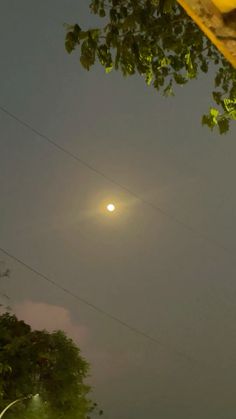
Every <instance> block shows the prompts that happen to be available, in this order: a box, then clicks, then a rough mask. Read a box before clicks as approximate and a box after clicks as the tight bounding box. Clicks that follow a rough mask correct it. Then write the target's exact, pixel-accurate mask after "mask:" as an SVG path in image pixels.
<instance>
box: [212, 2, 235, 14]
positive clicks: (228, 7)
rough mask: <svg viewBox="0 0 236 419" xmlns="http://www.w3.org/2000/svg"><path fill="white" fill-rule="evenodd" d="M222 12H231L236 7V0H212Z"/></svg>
mask: <svg viewBox="0 0 236 419" xmlns="http://www.w3.org/2000/svg"><path fill="white" fill-rule="evenodd" d="M212 3H214V4H215V6H216V7H217V9H219V10H220V12H221V13H229V12H231V11H232V10H234V9H236V0H212Z"/></svg>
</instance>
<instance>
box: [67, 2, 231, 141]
mask: <svg viewBox="0 0 236 419" xmlns="http://www.w3.org/2000/svg"><path fill="white" fill-rule="evenodd" d="M90 10H91V12H92V13H94V14H96V15H98V16H99V17H101V18H103V19H104V21H105V23H104V25H103V26H102V27H100V28H92V29H88V30H82V29H81V27H80V26H79V25H78V24H75V25H73V26H68V25H67V26H66V29H67V34H66V39H65V48H66V50H67V52H68V53H72V52H73V51H74V50H75V49H76V48H78V47H79V49H80V62H81V64H82V66H83V67H84V68H85V69H86V70H89V69H90V68H91V67H92V66H93V65H94V64H95V63H96V62H97V61H98V62H99V63H100V64H101V65H102V66H103V67H104V68H105V71H106V72H107V73H109V72H110V71H112V70H113V69H115V70H120V71H121V72H122V73H123V75H124V76H130V75H133V74H135V73H139V74H140V75H141V76H144V78H145V80H146V83H147V84H148V85H151V84H152V85H153V87H154V88H155V89H156V90H157V91H161V92H162V94H163V95H164V96H173V95H174V86H175V85H176V84H178V85H184V84H186V83H187V82H188V81H189V80H191V79H196V78H197V77H198V75H199V73H200V72H204V73H207V72H208V69H209V65H211V64H213V65H214V66H215V67H216V76H215V88H217V90H214V91H213V94H212V96H213V100H214V102H215V105H214V107H212V108H211V109H210V112H209V114H208V115H204V116H203V118H202V123H203V124H204V125H208V126H209V127H210V128H211V129H212V128H214V127H215V126H217V127H218V129H219V132H220V133H221V134H222V133H225V132H227V131H228V129H229V122H230V121H231V120H233V119H234V120H235V119H236V104H235V99H236V70H235V69H233V67H232V66H231V64H229V63H228V62H227V61H226V60H225V59H224V57H223V56H222V55H221V54H220V53H219V52H218V50H217V49H216V48H215V47H214V45H213V44H212V43H211V42H210V41H209V40H208V39H207V38H206V37H205V36H204V34H203V33H202V31H201V30H200V29H199V28H198V27H197V26H196V25H195V23H194V22H193V21H192V20H191V18H190V17H189V16H188V15H187V14H186V13H185V11H184V10H183V9H182V8H181V7H180V6H179V5H178V4H177V2H176V0H140V1H138V0H107V1H106V2H105V1H104V0H92V2H91V4H90ZM229 101H230V102H229Z"/></svg>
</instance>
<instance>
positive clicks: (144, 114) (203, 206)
mask: <svg viewBox="0 0 236 419" xmlns="http://www.w3.org/2000/svg"><path fill="white" fill-rule="evenodd" d="M76 21H79V22H80V23H81V25H83V24H84V26H86V25H88V24H92V19H91V17H90V16H89V13H88V3H87V1H85V0H50V1H46V0H41V1H36V0H21V1H19V0H2V1H1V3H0V48H1V66H0V76H1V77H0V83H1V96H0V105H1V106H4V107H5V108H6V109H8V110H9V111H10V112H12V113H14V114H15V115H17V116H18V117H19V118H21V119H22V120H24V121H25V122H27V123H30V124H31V125H32V126H33V127H34V128H35V129H38V130H40V131H41V132H43V133H44V134H46V135H48V136H50V137H51V138H53V139H54V140H55V141H56V142H57V143H58V144H59V145H61V146H63V147H65V148H66V149H68V150H69V151H71V152H72V153H74V154H76V155H78V156H79V157H80V158H81V159H83V160H84V161H86V162H87V163H88V164H90V165H92V166H93V167H94V168H95V169H97V170H99V171H101V172H103V173H104V174H105V175H106V176H107V179H105V178H104V177H102V176H100V175H99V174H98V173H95V172H93V171H92V170H90V169H88V168H87V167H85V166H84V165H83V164H79V163H77V162H75V161H74V160H73V159H71V158H69V157H68V156H66V155H65V154H63V153H62V152H60V151H58V150H57V149H56V148H55V147H53V146H52V145H50V144H49V143H47V142H46V141H44V140H43V139H42V138H40V137H39V136H37V135H36V134H33V133H32V132H31V131H29V130H27V129H26V128H24V127H22V126H21V125H20V124H19V123H18V122H16V121H13V120H12V119H11V118H9V117H8V116H7V115H5V114H3V113H1V112H0V247H3V248H4V249H6V250H7V251H9V252H10V253H12V254H14V255H15V256H16V257H18V258H20V259H22V260H23V261H24V262H25V263H28V264H29V265H31V266H33V267H34V268H35V269H38V270H39V271H41V272H42V273H44V274H46V275H48V276H49V277H50V278H52V279H53V280H55V281H56V282H58V283H59V284H60V285H62V286H64V287H67V288H68V289H69V290H70V291H72V292H74V293H75V294H77V295H78V296H80V297H81V298H84V299H86V300H88V301H89V302H91V303H92V304H95V305H97V306H98V307H100V308H102V309H103V310H105V311H107V312H109V313H110V314H112V315H113V316H116V317H118V318H119V319H120V320H121V321H124V322H127V323H128V324H130V325H131V326H133V327H135V328H137V329H139V330H140V331H143V332H145V333H146V334H148V335H150V336H151V337H154V338H156V339H157V340H159V342H160V343H161V344H160V345H159V344H157V343H155V342H152V341H151V340H148V339H146V338H144V337H142V336H141V335H137V334H136V333H134V332H132V331H130V330H128V329H126V328H125V327H123V326H121V325H120V324H118V323H116V322H115V321H113V320H111V319H108V318H106V317H104V316H103V315H101V314H99V313H97V312H96V311H94V310H93V309H91V308H89V307H88V306H86V305H83V304H81V303H79V302H78V301H76V300H75V299H73V298H72V297H70V296H68V295H66V294H65V293H63V292H62V291H60V290H59V289H57V288H55V287H53V286H52V285H50V284H48V283H47V282H44V281H42V280H41V279H40V278H39V277H37V276H36V275H34V274H32V273H31V272H29V271H27V269H25V268H24V267H23V266H20V265H19V264H17V263H15V262H13V261H12V260H11V259H9V258H7V257H5V256H4V255H2V254H1V255H0V260H3V261H5V262H6V265H7V267H9V268H10V269H11V277H10V280H9V281H8V284H7V285H5V286H4V291H6V292H7V293H8V294H9V296H10V297H11V305H12V306H13V308H14V310H15V312H16V313H17V315H18V316H19V317H20V318H23V319H25V320H26V321H27V322H29V323H31V324H32V326H33V327H35V328H46V329H48V330H54V329H58V328H62V329H64V330H65V331H66V332H67V333H68V334H69V335H70V336H71V337H72V338H73V339H74V340H75V341H76V343H77V344H78V345H79V346H80V347H81V348H82V353H83V355H84V356H85V357H86V358H87V359H88V360H89V362H90V363H91V379H90V382H91V383H92V385H93V387H94V398H95V399H96V401H97V402H98V403H99V405H100V406H101V408H103V409H104V411H105V415H104V419H108V418H109V419H144V418H148V419H156V418H161V419H199V418H201V419H233V418H235V412H236V402H235V373H236V329H235V316H236V305H235V297H236V284H235V273H236V262H235V250H236V238H235V232H236V196H235V176H236V165H235V154H236V141H235V140H236V138H235V137H236V129H235V127H234V128H233V129H232V130H231V132H230V133H229V134H228V135H227V136H224V137H220V136H218V134H217V133H216V132H215V133H211V132H210V131H209V130H208V129H207V128H202V127H201V124H200V119H201V114H202V113H203V112H204V111H206V110H207V109H208V107H209V105H210V91H211V88H212V86H213V77H214V74H213V73H212V74H209V75H207V76H204V77H199V79H198V80H197V81H194V82H192V83H191V84H189V85H188V86H185V87H184V88H183V89H181V88H179V89H178V90H177V93H176V97H175V98H173V99H165V98H162V97H161V96H159V95H158V94H157V93H156V92H155V91H154V89H152V88H151V87H147V86H145V83H144V80H142V79H141V78H139V77H133V78H127V79H123V78H122V77H121V75H119V74H115V73H111V74H110V75H105V74H104V71H103V70H102V69H100V68H99V67H96V68H95V69H93V70H92V71H91V72H89V73H88V72H85V71H84V70H83V69H81V68H80V65H79V62H78V55H77V54H76V53H75V54H74V55H72V56H68V55H67V54H66V53H65V51H64V45H63V43H64V28H63V23H64V22H68V23H74V22H76ZM109 179H110V180H109ZM112 180H114V181H115V182H118V183H120V184H121V185H123V186H124V188H122V187H119V186H116V185H115V184H114V183H113V182H112ZM125 188H128V189H130V190H131V191H132V192H133V193H134V194H137V195H138V196H139V197H140V198H141V199H138V198H134V196H133V195H132V194H130V193H128V192H127V190H126V189H125ZM143 200H145V201H147V202H146V203H145V202H143ZM110 201H112V202H115V203H116V204H117V207H118V209H119V211H118V212H117V214H116V215H115V216H114V217H111V216H108V215H107V214H106V213H105V211H102V210H101V206H103V205H104V204H105V203H106V202H107V203H108V202H110ZM148 203H150V204H154V206H155V208H154V207H152V205H149V204H148ZM158 208H160V209H161V211H159V210H158Z"/></svg>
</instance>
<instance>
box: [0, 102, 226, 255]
mask: <svg viewBox="0 0 236 419" xmlns="http://www.w3.org/2000/svg"><path fill="white" fill-rule="evenodd" d="M0 110H1V111H2V112H3V113H4V114H6V115H7V116H9V117H10V118H12V119H14V120H15V121H17V122H18V123H19V124H20V125H22V126H23V127H25V128H27V129H28V130H30V131H31V132H33V133H34V134H36V135H37V136H38V137H40V138H42V139H43V140H45V141H47V142H48V143H49V144H51V145H52V146H53V147H55V148H57V149H58V150H59V151H60V152H62V153H64V154H66V155H67V156H68V157H70V158H72V159H73V160H74V161H75V162H76V163H79V164H80V165H83V166H84V167H86V168H87V169H88V170H90V171H92V172H94V173H96V174H97V175H99V176H100V177H102V178H104V179H106V180H107V181H108V182H110V183H112V184H113V185H116V186H118V187H119V188H120V189H122V190H124V191H125V192H127V193H128V194H129V195H131V196H133V197H134V198H136V199H137V200H139V201H140V202H142V203H143V204H145V205H147V206H149V207H150V208H152V209H153V210H154V211H157V212H158V213H160V214H162V215H163V216H164V217H166V218H168V219H170V220H171V221H173V222H174V223H176V224H178V225H180V226H181V227H183V228H184V229H185V230H187V231H189V232H190V233H192V234H194V235H195V236H198V237H199V238H200V239H202V240H204V241H206V242H208V243H210V244H211V245H213V246H215V247H218V248H220V249H221V250H223V251H224V252H225V253H227V254H228V255H229V256H230V257H232V256H233V257H234V255H233V254H232V252H231V250H230V249H228V248H227V247H226V246H224V245H223V244H222V243H219V242H218V241H217V240H215V239H212V238H211V237H209V236H207V235H206V234H204V233H203V232H199V231H197V230H196V229H195V228H193V227H191V226H190V225H188V224H186V223H185V222H184V221H181V220H179V219H178V218H176V217H175V216H174V215H172V214H170V213H169V212H168V211H166V210H164V209H163V208H161V207H159V206H158V205H155V204H153V203H152V202H151V201H148V200H146V199H145V198H143V197H141V196H140V195H139V194H137V193H136V192H133V191H132V190H131V189H129V188H128V187H126V186H125V185H123V184H121V183H120V182H118V181H116V180H115V179H113V178H112V177H110V176H108V175H106V173H104V172H103V171H101V170H99V169H97V168H96V167H94V166H93V165H91V164H90V163H88V162H87V161H86V160H84V159H81V158H80V157H79V156H77V155H76V154H74V153H73V152H71V151H69V150H67V149H66V148H65V147H63V146H61V145H59V144H58V143H57V142H56V141H55V140H53V139H52V138H51V137H49V136H48V135H45V134H43V133H42V132H41V131H39V130H37V129H35V128H34V127H33V126H32V125H31V124H29V123H27V122H25V121H23V120H22V119H21V118H19V117H18V116H16V115H15V114H13V113H12V112H10V111H9V110H7V109H6V108H5V107H3V106H1V105H0Z"/></svg>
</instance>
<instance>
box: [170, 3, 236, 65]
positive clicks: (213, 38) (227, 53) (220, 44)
mask: <svg viewBox="0 0 236 419" xmlns="http://www.w3.org/2000/svg"><path fill="white" fill-rule="evenodd" d="M177 1H178V3H179V4H180V5H181V6H182V7H183V8H184V9H185V11H186V13H187V14H188V15H189V16H190V17H191V18H192V19H193V20H194V22H195V23H196V24H197V25H198V26H199V28H200V29H201V30H202V31H203V32H204V33H205V35H206V36H207V37H208V38H209V39H210V40H211V41H212V42H213V44H214V45H215V46H216V47H217V48H218V50H219V51H220V52H221V53H222V54H223V55H224V56H225V58H226V59H227V60H228V61H229V62H230V63H231V64H232V65H233V67H235V68H236V57H235V56H233V55H232V54H231V53H230V51H229V50H228V49H227V48H226V46H225V44H224V42H222V41H221V40H220V39H219V38H217V36H216V35H215V34H214V33H213V32H212V31H211V30H210V29H209V28H208V27H207V26H206V25H205V23H204V22H203V21H202V19H201V16H199V15H198V14H197V13H196V12H195V11H194V10H193V8H192V7H191V5H190V1H189V0H177ZM191 3H193V1H191ZM235 43H236V42H235Z"/></svg>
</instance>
